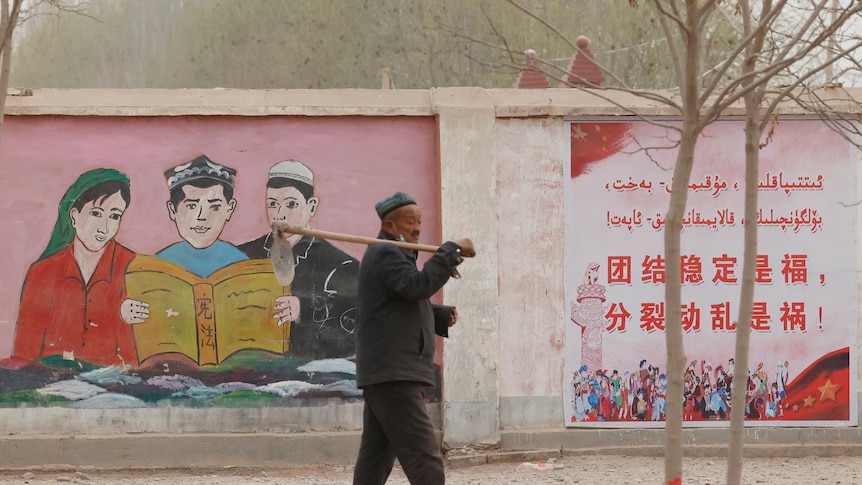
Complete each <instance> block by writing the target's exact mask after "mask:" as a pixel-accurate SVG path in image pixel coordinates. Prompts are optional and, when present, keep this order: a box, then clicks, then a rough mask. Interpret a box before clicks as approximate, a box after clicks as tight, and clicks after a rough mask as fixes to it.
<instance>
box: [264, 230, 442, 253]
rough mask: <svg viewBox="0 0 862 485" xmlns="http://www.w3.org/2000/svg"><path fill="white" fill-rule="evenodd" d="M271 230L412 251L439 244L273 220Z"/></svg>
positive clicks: (430, 251) (423, 249)
mask: <svg viewBox="0 0 862 485" xmlns="http://www.w3.org/2000/svg"><path fill="white" fill-rule="evenodd" d="M272 230H273V232H275V233H276V234H278V233H285V232H287V233H290V234H301V235H303V236H310V237H319V238H321V239H331V240H334V241H344V242H351V243H358V244H375V243H389V244H393V245H395V246H398V247H399V248H403V249H412V250H413V251H427V252H429V253H434V252H437V250H438V249H440V247H439V246H431V245H429V244H416V243H409V242H402V241H392V240H389V239H376V238H373V237H364V236H354V235H352V234H341V233H338V232H329V231H318V230H317V229H308V228H305V227H296V226H291V225H289V224H285V223H281V222H273V223H272Z"/></svg>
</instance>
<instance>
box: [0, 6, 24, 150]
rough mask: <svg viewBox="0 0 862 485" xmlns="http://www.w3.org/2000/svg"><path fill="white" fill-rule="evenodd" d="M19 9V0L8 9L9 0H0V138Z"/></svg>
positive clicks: (0, 137) (0, 136)
mask: <svg viewBox="0 0 862 485" xmlns="http://www.w3.org/2000/svg"><path fill="white" fill-rule="evenodd" d="M20 11H21V0H13V3H12V9H11V12H10V9H9V0H0V33H2V35H3V39H2V43H3V44H2V49H0V139H2V138H3V124H4V123H3V122H4V120H5V113H6V91H7V89H8V88H9V66H10V65H11V61H12V33H13V32H14V31H15V25H16V24H17V23H18V13H19V12H20Z"/></svg>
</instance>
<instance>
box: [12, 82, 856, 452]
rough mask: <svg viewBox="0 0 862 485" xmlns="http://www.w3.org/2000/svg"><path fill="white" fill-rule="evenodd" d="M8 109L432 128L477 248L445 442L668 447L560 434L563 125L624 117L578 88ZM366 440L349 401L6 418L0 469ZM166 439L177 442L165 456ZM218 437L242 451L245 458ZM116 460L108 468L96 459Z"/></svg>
mask: <svg viewBox="0 0 862 485" xmlns="http://www.w3.org/2000/svg"><path fill="white" fill-rule="evenodd" d="M838 94H840V93H835V95H836V96H837V95H838ZM855 94H860V93H855ZM842 95H843V94H842ZM616 102H617V103H620V104H623V105H627V106H630V107H632V108H633V109H636V110H638V111H640V112H642V113H644V114H649V115H669V116H671V115H673V113H670V112H667V111H663V109H664V108H661V107H658V106H655V105H654V104H652V103H648V102H645V101H642V100H638V99H636V98H630V97H623V96H619V97H617V98H616ZM7 103H8V104H7V114H8V115H12V116H41V115H67V116H131V117H138V116H148V117H149V116H180V115H203V116H226V115H229V116H248V117H261V116H296V117H338V116H374V117H386V116H436V117H437V120H438V123H439V135H438V136H439V138H438V143H439V157H440V182H441V199H440V200H441V207H440V217H441V221H442V236H443V238H444V239H451V238H459V237H471V238H473V240H474V242H475V244H476V247H477V250H478V254H479V256H478V257H476V258H475V259H474V260H469V261H467V262H466V263H465V264H464V265H463V267H462V270H461V273H462V275H463V278H462V279H460V280H457V281H453V282H450V283H449V284H448V285H447V287H446V288H445V289H444V296H443V299H444V302H445V303H448V304H455V305H457V306H458V309H459V314H460V321H459V324H458V325H457V326H456V327H454V328H453V329H452V331H451V338H449V339H448V340H447V341H446V342H445V350H444V352H443V383H444V385H443V395H442V401H441V403H440V405H439V406H437V405H433V406H432V407H431V410H432V412H433V413H435V414H436V415H438V416H439V419H440V423H441V428H442V439H443V441H444V443H445V444H446V445H447V446H449V447H460V446H465V445H487V446H497V445H502V446H503V447H507V448H536V447H542V448H545V447H556V448H559V447H563V448H567V447H571V448H578V447H586V446H616V445H630V444H631V445H636V444H637V443H640V444H644V443H652V444H656V443H660V442H661V431H660V430H627V431H626V430H590V431H582V430H570V429H566V428H565V426H564V422H563V421H564V419H563V398H562V385H563V368H564V360H565V352H564V350H565V322H566V321H567V318H566V316H567V312H566V308H565V304H564V301H565V298H564V296H565V295H564V284H563V280H564V278H563V260H564V254H563V253H564V245H563V240H562V238H563V234H564V226H565V223H564V214H563V211H564V194H563V185H562V181H563V162H564V160H566V159H567V156H568V154H567V153H566V147H567V143H566V133H564V130H563V121H564V119H565V118H566V117H576V116H583V117H596V116H618V115H622V114H623V111H622V109H621V108H619V107H618V106H615V105H614V104H612V103H609V102H607V101H603V100H601V99H599V98H597V97H595V96H592V95H589V94H586V93H583V92H580V91H577V90H570V89H550V90H511V89H504V90H485V89H479V88H441V89H432V90H429V91H424V90H421V91H420V90H416V91H401V90H393V91H386V90H383V91H376V90H332V91H305V90H282V91H262V90H261V91H244V90H176V91H156V90H128V91H123V90H70V91H65V90H37V91H34V93H33V96H27V97H17V96H16V97H9V98H8V101H7ZM738 113H739V110H738V109H735V110H730V111H729V112H728V113H727V114H738ZM6 318H7V319H8V316H6ZM857 375H858V373H857ZM360 427H361V403H360V402H344V401H342V400H333V401H331V402H324V403H315V405H313V406H304V405H303V404H302V403H299V404H298V405H297V407H295V408H293V407H289V408H244V409H223V408H215V409H175V408H170V407H167V408H164V409H155V410H152V409H147V410H122V409H102V410H76V409H64V408H50V407H49V408H24V409H8V408H0V430H2V431H3V433H4V435H7V436H10V437H9V438H7V439H5V440H3V441H0V467H6V468H8V467H20V466H38V465H44V464H76V463H80V464H88V463H94V464H97V465H99V466H122V460H123V459H128V455H127V454H126V453H125V452H123V451H122V450H124V449H126V448H125V447H131V448H134V447H135V446H136V444H135V443H136V442H135V440H136V439H137V440H140V441H139V442H137V443H140V444H141V447H140V448H137V450H138V451H139V454H137V455H135V458H134V459H135V460H136V463H138V464H140V465H142V466H158V465H159V464H170V462H171V458H170V456H171V451H170V450H171V448H170V446H179V445H178V444H177V443H179V442H180V441H178V440H180V439H181V440H182V443H184V446H187V445H191V444H195V446H200V447H201V449H202V450H204V451H206V450H208V451H209V453H210V455H211V456H214V455H217V457H218V456H221V457H222V459H221V460H218V459H217V457H216V459H213V461H214V462H216V463H224V464H240V465H241V464H255V463H268V462H271V461H278V462H280V463H293V462H297V461H296V460H299V461H305V462H308V461H315V460H318V459H319V460H320V461H330V462H331V461H336V462H343V463H350V462H351V461H352V460H353V457H354V456H355V455H354V453H355V447H356V445H357V443H358V441H357V436H358V432H359V431H358V430H359V429H360ZM300 431H303V432H306V433H299V432H300ZM310 431H316V432H321V433H322V434H320V433H308V432H310ZM686 433H687V440H686V442H687V443H689V444H691V443H696V442H703V440H701V441H698V439H699V437H702V438H703V439H706V440H707V442H709V441H712V442H719V443H720V442H721V440H722V439H723V436H721V433H716V430H715V429H712V430H704V432H703V434H699V433H700V431H698V430H687V431H686ZM249 437H251V439H249ZM255 437H257V438H259V439H255ZM164 438H171V439H170V440H168V441H169V442H171V443H173V444H172V445H170V446H166V447H161V446H160V445H157V443H159V442H160V440H162V439H164ZM174 438H176V439H177V440H174ZM747 439H750V440H752V441H753V440H756V439H767V440H773V441H775V442H781V441H785V440H786V441H793V440H798V439H803V440H806V439H807V440H809V441H811V440H815V441H820V442H827V443H847V442H856V441H858V439H859V433H858V430H856V429H844V430H840V429H839V430H830V429H822V430H803V431H799V432H798V433H785V432H782V431H780V430H774V431H772V432H771V433H770V432H768V431H764V430H762V429H761V430H760V431H759V433H757V432H749V433H748V436H747ZM186 440H187V441H186ZM221 440H227V442H231V440H233V441H234V444H235V445H236V446H240V447H242V449H243V450H244V451H243V453H242V454H241V456H236V454H233V455H232V454H231V453H230V451H229V450H231V446H230V445H229V444H228V445H224V443H225V442H224V441H221ZM273 446H278V447H280V448H282V449H284V448H287V449H290V450H302V451H297V452H296V453H294V454H291V453H290V452H289V451H286V450H282V451H278V450H274V448H273ZM111 447H114V449H115V450H116V453H114V454H110V455H111V456H113V458H111V457H110V456H109V457H107V458H106V457H105V456H102V457H101V458H99V459H96V458H95V457H96V456H97V455H98V453H100V452H104V450H108V449H111ZM308 447H311V449H312V450H318V451H317V452H314V451H312V452H309V448H308ZM39 448H41V449H49V450H54V451H52V452H49V453H45V454H44V455H43V456H44V459H38V458H33V456H32V455H30V454H28V453H26V450H28V449H39ZM234 449H235V448H234ZM63 450H65V452H64V451H63ZM141 450H147V451H146V453H140V451H141ZM25 456H26V459H25V458H24V457H25ZM126 465H128V462H127V463H126Z"/></svg>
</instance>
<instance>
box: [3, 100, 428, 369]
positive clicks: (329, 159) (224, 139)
mask: <svg viewBox="0 0 862 485" xmlns="http://www.w3.org/2000/svg"><path fill="white" fill-rule="evenodd" d="M201 153H204V154H206V155H207V156H208V157H210V158H211V159H212V160H214V161H216V162H219V163H222V164H225V165H228V166H230V167H233V168H235V169H237V183H236V190H235V194H234V197H235V198H236V200H237V203H238V204H237V209H236V211H235V213H234V215H233V217H232V218H231V220H230V222H228V224H227V227H226V228H225V231H224V232H223V233H222V236H221V239H224V240H226V241H229V242H231V243H234V244H241V243H243V242H246V241H249V240H251V239H254V238H256V237H258V236H260V235H261V234H263V233H265V232H266V231H268V230H269V224H268V221H267V219H266V215H265V212H264V189H265V185H266V179H267V173H268V171H269V168H270V167H271V166H272V165H273V164H275V163H277V162H279V161H281V160H286V159H291V158H292V159H297V160H300V161H301V162H303V163H305V164H306V165H307V166H309V168H311V170H312V171H313V172H314V177H315V196H317V197H318V198H319V200H320V203H319V207H318V211H317V214H316V215H315V216H314V217H313V218H312V220H311V224H312V226H313V227H315V228H317V229H323V230H328V231H335V232H344V233H351V234H359V235H365V236H372V237H373V236H376V235H377V232H378V229H379V224H380V221H379V219H378V218H377V216H376V214H375V212H374V204H375V202H377V201H378V200H380V199H382V198H384V197H386V196H388V195H390V194H392V193H393V192H395V191H399V190H400V191H405V192H408V193H410V194H412V195H413V196H414V197H416V199H417V201H418V202H419V205H420V206H421V207H423V209H424V212H423V223H424V224H423V233H422V241H421V242H423V243H428V244H434V243H439V242H440V241H439V240H440V237H441V236H440V226H441V224H440V219H439V210H438V208H439V206H440V196H439V193H440V191H439V187H440V181H439V170H438V163H437V148H436V122H435V120H434V119H433V118H415V117H410V118H406V117H392V118H363V117H338V118H306V117H266V118H263V117H254V118H251V117H227V116H219V117H200V116H190V117H135V118H119V117H59V116H56V117H54V116H51V117H49V116H39V117H23V116H20V117H7V118H6V121H5V126H4V133H3V140H2V151H0V191H2V194H3V196H2V199H0V207H2V214H0V220H2V224H3V226H4V230H2V231H0V247H2V248H3V251H2V252H0V275H2V276H0V358H4V357H8V356H9V355H10V353H11V350H12V341H13V338H14V334H15V324H16V319H17V314H18V303H19V297H20V291H21V285H22V284H23V282H24V276H25V274H26V272H27V268H28V267H29V266H30V264H32V263H33V262H34V261H35V260H36V258H38V257H39V255H40V254H41V252H42V251H43V250H44V249H45V246H46V245H47V243H48V239H49V237H50V234H51V229H52V227H53V224H54V222H55V220H56V218H57V206H58V203H59V201H60V198H61V197H62V195H63V193H64V192H65V191H66V189H67V188H68V187H69V185H70V184H71V183H72V182H74V181H75V179H76V178H77V177H78V175H80V174H81V173H82V172H84V171H86V170H89V169H92V168H98V167H106V168H115V169H118V170H120V171H122V172H124V173H126V174H127V175H128V176H129V177H130V179H131V188H132V201H131V204H130V206H129V208H128V210H127V211H126V213H125V214H124V216H123V220H122V225H121V228H120V232H119V234H118V235H117V241H118V242H119V243H121V244H123V245H125V246H127V247H129V248H130V249H132V250H134V251H136V252H138V253H140V254H153V253H155V252H156V251H158V250H160V249H162V248H164V247H166V246H168V245H169V244H172V243H174V242H176V241H179V240H180V237H179V235H178V234H177V231H176V227H175V225H174V223H173V222H172V221H171V220H170V219H169V218H168V211H167V209H166V206H165V203H166V201H167V200H168V196H169V194H168V188H167V185H166V183H165V179H164V177H163V173H164V171H165V170H167V169H168V168H171V167H173V166H175V165H178V164H180V163H184V162H186V161H189V160H191V159H193V158H194V157H196V156H198V155H200V154H201ZM334 244H335V245H337V246H338V247H340V248H342V249H343V250H344V251H346V252H347V253H349V254H350V255H352V256H354V257H356V258H357V259H360V258H361V256H362V253H363V251H364V250H365V246H362V245H357V244H349V243H339V242H335V243H334Z"/></svg>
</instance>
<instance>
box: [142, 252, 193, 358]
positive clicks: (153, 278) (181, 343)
mask: <svg viewBox="0 0 862 485" xmlns="http://www.w3.org/2000/svg"><path fill="white" fill-rule="evenodd" d="M201 281H202V280H201V279H200V278H199V277H198V276H196V275H194V274H193V273H190V272H188V271H186V270H184V269H183V268H180V267H179V266H177V265H175V264H173V263H170V262H168V261H165V260H163V259H159V258H157V257H155V256H143V255H138V256H136V257H135V259H133V260H132V262H131V263H130V264H129V267H128V268H127V269H126V294H127V296H128V297H129V298H131V299H134V300H140V301H143V302H146V303H148V304H149V305H150V317H149V318H147V320H146V321H145V322H143V323H138V324H135V325H132V331H133V332H134V335H135V345H136V346H137V348H138V360H139V361H140V362H143V361H144V360H146V359H148V358H150V357H153V356H155V355H161V354H167V353H172V352H178V353H181V354H184V355H187V356H189V357H190V358H191V359H192V360H194V361H195V362H199V361H200V356H199V355H198V331H197V323H196V319H195V295H194V288H193V285H194V284H195V283H199V282H201Z"/></svg>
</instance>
